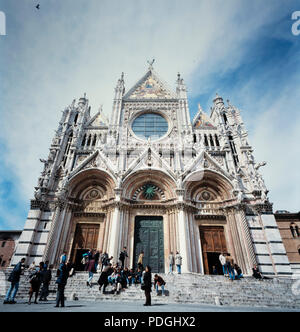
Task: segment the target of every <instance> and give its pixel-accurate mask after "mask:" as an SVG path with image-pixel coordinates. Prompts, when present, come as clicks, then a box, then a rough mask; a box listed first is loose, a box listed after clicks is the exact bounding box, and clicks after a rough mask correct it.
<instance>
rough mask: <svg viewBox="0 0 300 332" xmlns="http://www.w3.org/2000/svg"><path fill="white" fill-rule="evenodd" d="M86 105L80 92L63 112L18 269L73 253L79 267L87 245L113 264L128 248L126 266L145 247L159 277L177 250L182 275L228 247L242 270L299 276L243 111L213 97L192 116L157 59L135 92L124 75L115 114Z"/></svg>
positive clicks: (201, 269) (207, 269)
mask: <svg viewBox="0 0 300 332" xmlns="http://www.w3.org/2000/svg"><path fill="white" fill-rule="evenodd" d="M90 110H91V108H90V106H89V102H88V100H87V98H86V96H84V97H83V98H80V99H79V101H78V102H76V101H73V103H72V104H71V105H70V106H68V107H67V108H66V109H65V110H64V111H63V113H62V118H61V121H60V123H59V126H58V130H57V131H56V134H55V137H54V138H53V141H52V144H51V146H50V153H49V156H48V158H47V159H45V160H41V161H42V162H43V163H44V170H43V172H42V173H41V176H40V177H39V179H38V184H37V187H36V188H35V194H34V199H33V200H31V207H30V211H29V214H28V218H27V221H26V224H25V227H24V230H23V232H22V235H21V237H20V239H19V243H18V246H17V249H16V251H15V254H14V257H13V259H12V264H16V263H17V262H18V261H19V260H20V258H21V257H26V258H27V264H30V263H31V262H32V261H35V262H36V263H38V262H39V261H42V260H43V261H46V260H48V261H49V262H50V264H54V265H57V264H58V262H59V257H60V255H61V254H62V252H64V251H65V252H67V255H68V258H69V259H70V260H71V261H72V262H73V263H74V264H75V265H76V266H78V268H79V265H80V261H81V257H82V254H83V253H84V252H86V250H88V249H91V248H95V249H98V250H101V251H103V252H107V253H108V254H109V255H110V256H113V257H114V259H113V260H114V261H115V262H116V261H117V260H118V257H119V252H120V251H121V250H122V249H123V247H124V246H126V247H127V251H128V258H127V261H126V265H127V266H128V267H135V266H136V264H137V257H138V255H139V254H140V252H141V251H144V253H145V256H144V263H145V264H149V265H150V266H151V267H152V269H153V271H154V272H160V273H164V272H168V271H169V262H168V256H169V254H170V253H171V252H173V253H174V254H175V253H176V252H177V251H178V252H179V253H180V255H181V256H182V272H184V273H185V272H195V273H200V274H210V273H212V268H213V266H217V265H218V256H219V254H220V253H228V254H230V257H231V258H233V260H234V261H235V262H236V263H237V264H238V265H239V266H240V267H241V269H242V270H243V272H244V274H246V275H249V274H251V272H252V267H253V265H255V264H257V265H258V266H259V267H260V270H261V272H263V273H264V274H267V275H291V274H292V270H291V266H290V263H289V260H288V257H287V254H286V251H285V248H284V246H283V243H282V239H281V236H280V232H279V230H278V227H277V224H276V220H275V218H274V215H273V212H272V204H271V203H270V202H269V199H268V196H267V194H268V190H267V188H266V186H265V183H264V180H263V178H262V176H261V174H260V172H259V169H260V167H262V166H264V165H265V163H264V162H261V163H257V162H255V160H254V156H253V148H252V147H251V145H250V143H249V140H248V134H247V131H246V129H245V126H244V123H243V120H242V117H241V114H240V111H239V110H238V109H237V108H236V107H234V106H233V105H231V104H230V103H229V102H228V103H227V104H226V105H225V103H224V101H223V99H222V98H221V97H220V96H218V95H217V96H216V98H215V99H214V100H213V105H212V108H211V113H210V115H207V114H206V113H205V112H204V111H203V110H202V109H201V106H200V105H199V109H198V113H197V114H196V116H195V117H194V119H191V118H190V111H189V104H188V98H187V91H186V86H185V83H184V81H183V79H182V78H181V76H180V74H178V77H177V83H176V90H175V91H172V89H170V88H169V87H168V86H167V84H166V83H164V82H163V81H162V80H161V78H160V77H159V76H158V74H157V73H156V72H155V71H154V69H153V63H152V64H150V66H149V69H148V71H147V73H146V74H145V75H144V76H143V77H142V78H141V79H140V80H139V81H138V82H137V83H136V84H135V86H133V87H132V88H131V89H130V90H128V91H126V90H125V82H124V75H123V74H122V76H121V78H120V79H119V80H118V82H117V85H116V88H115V96H114V100H113V110H112V114H111V119H110V121H107V120H106V119H105V117H104V115H103V113H102V109H100V110H99V111H98V112H97V114H95V115H94V116H91V114H90Z"/></svg>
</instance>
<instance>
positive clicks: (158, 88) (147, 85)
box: [123, 70, 176, 100]
mask: <svg viewBox="0 0 300 332" xmlns="http://www.w3.org/2000/svg"><path fill="white" fill-rule="evenodd" d="M175 98H176V96H175V95H174V94H173V93H172V92H171V90H170V89H169V88H168V87H167V84H166V83H164V82H162V80H161V79H160V78H159V77H158V75H157V74H156V73H155V72H154V71H153V70H149V71H148V72H147V73H146V75H145V76H144V77H143V78H142V79H140V80H139V81H138V83H137V84H135V85H134V87H133V88H132V89H130V90H129V91H128V92H127V93H126V95H125V96H124V98H123V99H124V100H141V99H146V100H149V99H175Z"/></svg>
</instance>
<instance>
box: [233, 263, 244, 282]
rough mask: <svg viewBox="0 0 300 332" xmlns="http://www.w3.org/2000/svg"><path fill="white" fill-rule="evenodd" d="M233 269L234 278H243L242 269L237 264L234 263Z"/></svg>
mask: <svg viewBox="0 0 300 332" xmlns="http://www.w3.org/2000/svg"><path fill="white" fill-rule="evenodd" d="M234 270H235V272H236V276H235V277H236V279H238V280H240V279H241V278H244V276H243V273H242V269H241V268H240V267H239V266H238V265H237V264H234Z"/></svg>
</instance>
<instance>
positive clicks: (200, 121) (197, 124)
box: [193, 109, 216, 128]
mask: <svg viewBox="0 0 300 332" xmlns="http://www.w3.org/2000/svg"><path fill="white" fill-rule="evenodd" d="M193 126H194V128H216V126H215V125H214V124H213V122H212V121H211V119H210V118H209V117H208V115H207V114H205V113H204V112H203V111H202V110H201V109H200V110H199V112H198V113H197V114H196V116H195V117H194V120H193Z"/></svg>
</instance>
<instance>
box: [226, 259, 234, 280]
mask: <svg viewBox="0 0 300 332" xmlns="http://www.w3.org/2000/svg"><path fill="white" fill-rule="evenodd" d="M227 266H228V273H229V279H230V280H231V281H234V280H235V272H234V261H233V259H230V260H229V264H228V265H227Z"/></svg>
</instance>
